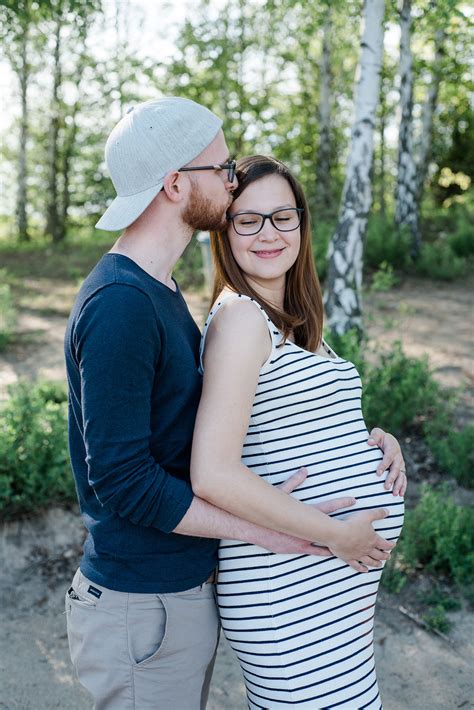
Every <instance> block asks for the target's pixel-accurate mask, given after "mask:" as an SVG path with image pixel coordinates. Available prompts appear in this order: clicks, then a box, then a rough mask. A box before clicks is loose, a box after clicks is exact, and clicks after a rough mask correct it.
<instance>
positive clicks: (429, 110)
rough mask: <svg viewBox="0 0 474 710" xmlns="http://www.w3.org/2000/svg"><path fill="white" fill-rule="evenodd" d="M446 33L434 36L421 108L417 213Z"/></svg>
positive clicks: (440, 31)
mask: <svg viewBox="0 0 474 710" xmlns="http://www.w3.org/2000/svg"><path fill="white" fill-rule="evenodd" d="M445 38H446V31H445V29H444V28H441V29H438V30H437V32H436V35H435V56H434V60H433V66H432V69H431V82H430V85H429V88H428V95H427V97H426V101H425V104H424V106H423V114H422V122H421V123H422V128H421V136H420V142H419V145H418V159H417V186H416V187H417V190H416V202H417V207H418V211H419V209H420V203H421V198H422V196H423V188H424V185H425V180H426V176H427V174H428V167H429V163H430V159H431V146H432V141H433V116H434V113H435V110H436V105H437V103H438V93H439V85H440V83H441V65H442V62H443V55H444V40H445Z"/></svg>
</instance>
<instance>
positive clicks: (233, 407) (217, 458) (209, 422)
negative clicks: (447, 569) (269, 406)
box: [191, 301, 393, 560]
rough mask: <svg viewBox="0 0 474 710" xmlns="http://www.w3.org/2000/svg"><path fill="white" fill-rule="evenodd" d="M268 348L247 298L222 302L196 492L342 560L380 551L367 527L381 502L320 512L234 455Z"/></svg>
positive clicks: (203, 408) (206, 388)
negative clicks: (344, 511) (344, 512)
mask: <svg viewBox="0 0 474 710" xmlns="http://www.w3.org/2000/svg"><path fill="white" fill-rule="evenodd" d="M269 353H270V341H269V334H268V330H267V326H266V324H265V321H264V320H263V318H262V315H261V313H260V312H259V311H258V309H256V308H255V306H254V305H253V304H251V303H249V302H248V301H244V302H242V301H230V302H229V303H226V304H224V305H223V306H222V308H221V310H220V311H219V313H217V314H216V316H215V317H214V320H213V322H212V324H211V325H210V327H209V330H208V334H207V341H206V351H205V361H204V362H205V374H204V384H203V393H202V397H201V403H200V405H199V410H198V415H197V419H196V426H195V430H194V439H193V452H192V458H191V481H192V485H193V490H194V492H195V494H196V495H197V496H199V497H200V498H203V499H205V500H208V501H209V502H211V503H213V504H214V505H216V506H218V507H219V508H223V509H224V510H227V511H229V512H230V513H233V514H234V515H236V516H238V517H240V518H243V519H245V520H249V521H250V522H253V523H256V524H259V525H262V526H263V527H266V528H270V529H272V530H278V531H280V532H284V533H287V534H289V535H294V536H296V537H299V538H302V539H304V540H311V541H317V542H318V543H319V544H322V545H325V546H327V547H329V548H330V549H331V551H332V552H333V554H335V555H337V556H338V557H341V558H342V559H344V560H353V559H355V560H361V559H362V558H364V557H365V558H370V559H372V560H381V559H386V557H387V553H386V552H382V551H388V550H390V549H392V547H393V544H392V543H389V542H387V541H386V540H384V539H383V538H382V537H380V536H379V535H377V533H376V532H375V531H374V530H373V528H372V522H373V521H374V520H377V519H382V518H384V517H386V515H387V512H386V511H384V510H375V511H363V512H361V513H355V514H353V515H352V516H351V518H350V520H348V521H339V520H335V519H333V518H330V517H328V516H326V515H325V514H324V513H321V512H320V511H319V510H316V509H315V508H314V507H312V506H310V505H306V504H304V503H301V502H300V501H298V500H296V499H295V498H292V497H291V496H288V495H286V494H285V493H284V492H283V491H281V490H279V489H278V488H276V487H274V486H271V485H270V484H268V483H266V482H265V481H264V480H263V479H261V478H260V477H259V476H257V475H255V474H254V473H253V472H252V471H250V470H249V469H248V468H247V467H246V466H244V465H243V464H242V462H241V453H242V444H243V440H244V437H245V434H246V431H247V427H248V422H249V418H250V414H251V409H252V404H253V399H254V395H255V391H256V388H257V382H258V377H259V372H260V368H261V366H262V364H263V363H264V362H265V360H266V359H267V357H268V355H269Z"/></svg>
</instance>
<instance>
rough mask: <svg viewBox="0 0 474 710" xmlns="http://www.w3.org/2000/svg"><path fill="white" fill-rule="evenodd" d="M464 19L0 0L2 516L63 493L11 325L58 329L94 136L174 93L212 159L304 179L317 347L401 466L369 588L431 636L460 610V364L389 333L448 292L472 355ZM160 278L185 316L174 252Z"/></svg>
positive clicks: (93, 202)
mask: <svg viewBox="0 0 474 710" xmlns="http://www.w3.org/2000/svg"><path fill="white" fill-rule="evenodd" d="M472 20H473V12H472V6H471V5H470V4H469V3H467V2H463V1H462V0H437V1H436V2H434V1H433V0H387V1H386V2H384V0H366V1H365V2H362V1H361V0H345V1H344V2H343V1H342V0H332V1H331V2H325V1H324V0H321V1H320V2H316V1H315V0H309V1H306V2H302V1H298V0H252V1H251V2H249V1H245V0H233V1H232V2H231V1H230V0H208V1H203V0H198V1H196V2H185V1H184V0H183V1H182V2H173V3H171V2H170V3H167V2H152V1H151V0H150V1H149V2H146V1H145V0H141V1H140V2H139V1H138V0H102V1H101V0H0V22H1V49H0V70H1V76H2V78H1V89H2V94H3V102H2V103H3V110H2V114H1V116H0V139H1V140H0V156H1V164H0V181H1V192H0V351H1V352H0V365H1V366H2V368H4V376H3V375H1V376H0V400H1V401H2V405H1V406H2V409H1V411H0V515H1V517H2V518H3V519H4V520H6V521H11V520H18V519H20V520H22V519H25V518H29V517H31V516H33V517H35V516H40V515H42V514H43V513H44V511H45V510H46V509H48V508H50V507H51V506H52V505H56V504H60V505H62V506H66V507H67V506H70V505H71V502H72V501H73V500H74V497H75V494H74V489H73V485H72V479H71V475H70V472H69V461H68V453H67V442H66V403H65V389H64V381H63V378H62V377H60V378H59V379H58V380H57V381H53V382H51V381H44V380H42V379H36V380H35V382H34V384H33V385H32V384H31V382H32V378H33V379H35V378H34V377H33V375H31V374H28V373H27V372H26V371H22V369H21V367H20V366H19V367H18V368H17V365H18V363H19V362H20V360H21V358H22V357H23V356H24V355H25V352H28V353H35V352H36V353H37V357H38V358H41V357H43V355H42V354H41V353H43V352H44V351H43V350H41V348H40V345H41V346H42V340H41V339H42V337H43V336H41V335H39V334H38V333H39V331H35V330H34V328H33V330H31V328H30V330H28V329H27V330H26V331H25V329H24V323H25V322H26V321H25V318H27V316H28V314H30V315H31V313H32V312H33V311H34V313H35V316H41V317H42V318H44V319H45V322H49V324H50V325H51V324H54V323H56V321H55V320H54V319H55V318H56V317H58V318H59V320H58V323H57V329H59V330H61V333H62V332H63V329H64V318H65V316H66V314H67V311H68V310H69V308H70V305H71V303H72V299H73V297H74V293H75V292H76V290H77V288H78V286H79V284H80V282H81V281H82V279H83V278H84V276H85V275H86V274H87V272H88V270H89V269H90V268H91V267H92V266H93V264H94V263H95V261H96V260H97V259H98V258H99V257H100V255H101V254H102V253H103V252H105V251H106V250H107V249H108V248H109V247H110V245H111V243H112V241H113V237H111V235H110V234H107V233H101V232H97V231H96V230H94V224H95V222H96V221H97V219H98V217H99V216H100V215H101V214H102V213H103V211H104V209H105V207H106V206H107V204H108V203H109V202H110V200H111V199H112V198H113V196H114V190H113V186H112V183H111V181H110V179H109V177H108V175H107V171H106V167H105V163H104V155H103V149H104V144H105V140H106V137H107V135H108V133H109V132H110V130H111V128H112V127H113V125H114V124H115V123H116V122H117V121H118V120H119V119H120V117H121V116H122V115H124V113H125V112H126V111H127V110H128V109H129V108H130V107H131V106H133V105H134V104H136V103H137V102H138V101H142V100H146V99H150V98H156V97H159V96H162V95H179V96H185V97H188V98H191V99H194V100H196V101H199V102H200V103H203V104H204V105H206V106H207V107H209V108H210V109H212V110H214V111H215V112H216V113H217V114H218V115H219V116H220V117H222V119H223V120H224V131H225V135H226V138H227V143H228V145H229V149H230V151H231V154H232V155H235V156H242V155H247V154H252V153H257V152H259V153H265V154H268V153H270V154H273V155H274V156H276V157H277V158H280V159H282V160H284V161H285V162H287V163H288V164H289V165H290V166H291V168H292V169H293V170H294V172H295V174H296V175H297V176H298V177H299V178H300V180H301V182H302V183H303V185H304V188H305V191H306V194H307V197H308V201H309V205H310V210H311V216H312V223H313V247H314V254H315V259H316V265H317V269H318V273H319V276H320V278H321V281H322V285H323V290H324V293H325V306H326V314H327V321H326V323H327V330H328V338H329V339H330V341H331V343H332V344H333V346H334V347H335V348H336V349H337V350H338V351H339V352H340V354H342V355H344V356H347V357H349V358H351V359H352V360H353V361H355V362H356V363H357V365H358V367H359V369H360V371H361V374H362V377H363V381H364V386H365V390H364V413H365V416H366V420H367V423H368V425H369V426H372V425H375V424H378V425H380V426H383V427H384V428H385V429H386V430H389V431H392V432H393V433H394V434H396V435H397V436H399V437H400V439H401V441H402V443H403V445H404V452H405V456H406V458H407V461H408V464H409V467H408V468H409V476H410V477H411V493H410V495H409V497H408V499H407V503H408V507H409V511H408V514H407V522H406V527H405V532H404V536H403V538H402V541H401V542H400V544H399V546H398V548H397V550H398V551H397V554H396V555H395V556H394V560H393V561H392V564H391V565H390V566H389V567H388V568H387V570H386V571H385V572H384V584H385V586H386V588H387V589H389V590H390V592H391V593H393V594H395V595H399V598H400V599H402V601H403V604H404V605H405V606H406V605H407V604H408V601H407V600H410V603H411V606H410V609H411V611H410V612H409V613H410V614H412V616H413V618H415V619H416V623H418V624H420V625H422V626H423V627H424V628H427V629H431V630H432V631H433V632H435V633H438V634H442V635H443V634H444V635H446V634H447V633H448V632H449V631H450V628H451V627H452V625H453V624H455V619H456V616H455V614H456V610H460V609H462V610H466V609H467V610H469V609H471V608H472V604H473V603H474V553H473V549H474V512H473V507H472V503H473V487H474V475H473V467H474V453H473V432H474V427H473V424H472V413H473V411H474V407H473V402H474V395H473V393H474V377H473V373H472V359H471V361H470V365H467V366H466V367H464V369H463V370H462V372H461V371H459V373H458V374H457V375H456V377H455V378H454V381H453V382H450V383H449V384H450V385H454V387H453V386H451V387H450V388H447V387H446V382H443V381H441V380H440V378H439V377H438V376H437V373H436V372H434V371H433V367H432V366H433V362H429V361H428V360H427V359H426V358H424V357H422V356H421V357H418V356H417V357H414V356H413V355H408V354H407V352H406V350H405V349H404V348H402V346H401V344H400V343H397V342H396V341H397V340H398V339H400V340H401V339H402V335H403V333H402V332H401V330H400V332H399V333H398V336H399V337H398V336H397V333H396V332H395V334H394V333H393V331H396V329H397V327H398V326H396V323H398V322H399V321H398V320H397V318H399V317H402V316H403V317H408V318H409V317H410V315H411V310H410V309H413V308H414V306H413V305H411V302H405V300H404V298H403V296H404V294H406V293H407V292H408V290H409V291H410V293H411V294H414V295H415V296H417V295H419V294H428V293H431V294H434V296H436V297H438V295H439V293H446V294H448V293H449V292H452V293H459V294H461V296H460V298H461V300H462V299H465V300H463V303H465V306H464V307H463V308H464V309H463V310H462V313H461V316H460V321H461V325H462V326H463V327H464V331H463V332H464V333H465V335H466V342H468V343H470V346H469V347H471V348H472V333H473V329H474V326H473V321H472V311H471V310H470V308H471V307H472V265H473V263H474V256H473V255H474V228H473V221H474V220H473V188H472V178H473V166H474V104H473V93H472V89H473V82H472V67H473V58H472V50H471V49H470V48H471V46H472ZM176 276H177V279H178V281H179V283H180V285H181V287H182V288H183V289H184V290H185V291H186V293H187V294H189V298H190V300H191V302H192V303H194V304H195V308H194V312H195V313H196V315H197V318H198V320H199V318H201V316H202V315H204V312H205V309H206V306H207V303H206V297H207V294H206V287H205V283H204V277H203V272H202V253H201V249H200V246H199V244H198V242H197V241H196V240H193V241H192V242H191V244H190V246H189V247H188V249H187V250H186V252H185V254H184V256H183V258H182V259H181V261H180V263H179V264H178V268H177V272H176ZM447 284H449V289H450V291H449V289H447ZM443 289H445V290H444V291H443ZM469 294H471V295H469ZM433 302H434V301H433ZM469 304H470V305H469ZM433 316H434V321H433V323H432V324H430V325H429V326H427V329H426V332H427V333H428V335H427V341H426V342H425V345H426V346H428V345H429V340H430V337H431V334H430V328H431V329H432V331H431V333H432V336H433V338H435V337H436V313H434V314H433ZM443 317H444V318H448V319H449V317H450V316H449V312H448V313H447V315H441V310H440V313H439V319H442V318H443ZM48 319H49V321H48ZM374 319H375V320H376V321H377V323H375V322H374ZM380 324H382V325H380ZM376 325H377V328H378V336H377V337H376V338H374V337H373V332H374V329H375V327H376ZM55 327H56V326H55ZM389 331H390V337H388V332H389ZM50 332H51V331H49V330H48V328H47V327H46V330H45V331H44V333H46V335H45V336H44V337H47V333H50ZM447 332H448V338H449V337H450V335H451V332H450V331H449V327H448V328H447ZM454 337H457V338H458V339H461V334H460V332H459V331H458V332H457V334H456V336H454V334H453V339H454ZM463 337H464V336H463ZM43 340H44V338H43ZM59 340H60V338H59ZM58 342H59V341H58ZM43 344H44V343H43ZM35 348H36V350H35ZM468 349H469V348H468ZM419 350H421V353H422V352H423V344H421V347H420V348H419ZM426 351H427V348H426ZM28 357H29V356H28ZM16 369H18V371H19V372H20V373H22V374H21V376H20V377H16V376H15V378H10V375H9V373H10V371H13V370H14V371H16ZM35 372H36V371H35ZM2 378H3V379H2ZM9 383H13V384H12V385H11V386H10V387H9V388H7V385H8V384H9ZM2 384H3V387H2ZM48 554H49V553H48ZM50 554H53V553H50ZM413 585H414V586H413ZM400 595H401V596H400ZM403 595H405V596H403ZM414 600H415V601H414ZM404 608H405V607H404Z"/></svg>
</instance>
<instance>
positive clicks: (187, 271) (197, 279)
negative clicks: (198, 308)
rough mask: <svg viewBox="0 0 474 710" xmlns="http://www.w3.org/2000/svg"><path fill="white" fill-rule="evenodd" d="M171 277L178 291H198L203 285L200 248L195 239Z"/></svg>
mask: <svg viewBox="0 0 474 710" xmlns="http://www.w3.org/2000/svg"><path fill="white" fill-rule="evenodd" d="M173 275H174V277H175V278H176V281H177V282H178V284H179V287H180V289H182V290H183V291H186V290H188V289H191V290H198V289H200V288H202V286H203V284H204V275H203V272H202V255H201V246H200V244H199V242H198V241H197V239H195V238H193V239H192V240H191V241H190V242H189V244H188V246H187V247H186V250H185V252H184V254H183V255H182V257H181V258H180V260H179V261H178V263H177V264H176V268H175V269H174V271H173Z"/></svg>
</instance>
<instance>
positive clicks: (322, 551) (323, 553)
mask: <svg viewBox="0 0 474 710" xmlns="http://www.w3.org/2000/svg"><path fill="white" fill-rule="evenodd" d="M308 554H309V555H316V556H317V557H332V552H331V550H330V549H329V548H328V547H321V545H314V544H313V543H310V544H309V547H308Z"/></svg>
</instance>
